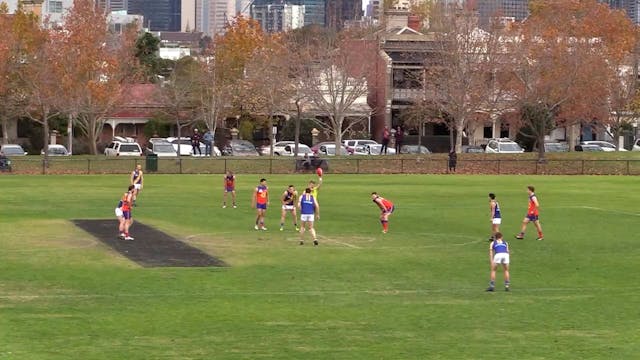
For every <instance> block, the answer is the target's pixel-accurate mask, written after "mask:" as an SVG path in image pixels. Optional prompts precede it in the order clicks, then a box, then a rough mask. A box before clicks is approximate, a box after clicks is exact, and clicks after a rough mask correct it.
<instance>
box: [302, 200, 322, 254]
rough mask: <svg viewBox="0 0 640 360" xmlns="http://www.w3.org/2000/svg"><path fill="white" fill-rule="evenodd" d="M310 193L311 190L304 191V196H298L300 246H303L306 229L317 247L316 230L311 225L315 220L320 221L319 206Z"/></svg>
mask: <svg viewBox="0 0 640 360" xmlns="http://www.w3.org/2000/svg"><path fill="white" fill-rule="evenodd" d="M311 193H312V190H311V188H306V189H304V194H302V196H300V201H299V202H298V209H300V222H301V226H300V245H304V231H305V227H306V228H307V229H308V230H309V232H310V233H311V236H312V237H313V245H315V246H318V238H317V236H316V229H315V228H314V227H313V224H314V221H315V220H316V219H320V205H318V202H317V201H316V199H315V198H314V197H313V195H311Z"/></svg>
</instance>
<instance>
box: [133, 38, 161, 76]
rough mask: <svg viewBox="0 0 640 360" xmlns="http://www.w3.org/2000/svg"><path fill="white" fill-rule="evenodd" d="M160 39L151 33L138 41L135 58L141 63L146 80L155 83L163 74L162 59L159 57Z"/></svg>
mask: <svg viewBox="0 0 640 360" xmlns="http://www.w3.org/2000/svg"><path fill="white" fill-rule="evenodd" d="M159 52H160V39H159V38H157V37H156V36H154V35H153V34H151V33H149V32H145V33H143V34H142V35H141V36H140V37H138V39H137V40H136V44H135V57H136V58H137V59H138V61H139V62H140V66H141V69H142V73H143V76H144V80H145V81H147V82H155V81H156V80H157V77H158V75H161V73H162V59H161V58H160V55H159Z"/></svg>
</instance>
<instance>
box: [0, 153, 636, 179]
mask: <svg viewBox="0 0 640 360" xmlns="http://www.w3.org/2000/svg"><path fill="white" fill-rule="evenodd" d="M138 164H142V166H143V169H145V170H146V171H147V172H152V173H159V174H222V173H224V172H226V171H227V170H232V171H234V172H237V173H252V174H293V173H304V172H313V171H315V169H314V168H306V167H301V166H300V159H294V158H290V157H260V158H255V157H253V158H242V157H217V158H199V157H195V158H192V157H180V158H170V159H166V158H164V159H163V158H155V159H153V160H152V162H149V161H148V159H145V158H144V157H135V158H74V157H71V158H51V159H49V161H48V162H45V161H44V159H42V158H29V157H26V158H19V157H14V158H12V159H11V170H10V171H5V172H3V173H2V174H123V173H129V172H131V171H132V169H134V168H135V166H136V165H138ZM322 167H323V170H324V171H325V172H328V173H334V174H445V173H447V172H448V160H447V158H446V156H437V155H435V156H434V155H425V156H410V155H403V156H371V157H368V156H367V157H364V156H348V157H339V158H323V159H322ZM455 172H456V173H460V174H493V175H496V174H526V175H640V159H638V160H635V159H571V158H567V159H549V160H547V161H546V162H544V163H540V162H539V161H537V160H536V159H514V158H508V159H496V158H490V157H489V158H486V157H483V158H473V157H470V158H462V159H460V158H459V159H458V161H457V165H456V171H455Z"/></svg>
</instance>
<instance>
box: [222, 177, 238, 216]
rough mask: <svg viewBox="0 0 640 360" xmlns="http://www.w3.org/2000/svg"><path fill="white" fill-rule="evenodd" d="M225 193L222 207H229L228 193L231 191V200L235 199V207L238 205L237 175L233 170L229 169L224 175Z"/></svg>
mask: <svg viewBox="0 0 640 360" xmlns="http://www.w3.org/2000/svg"><path fill="white" fill-rule="evenodd" d="M223 186H224V193H223V200H222V208H223V209H224V208H226V207H227V193H231V200H232V201H233V208H234V209H235V208H236V207H237V206H236V176H235V175H233V171H231V170H227V174H226V175H225V176H224V180H223Z"/></svg>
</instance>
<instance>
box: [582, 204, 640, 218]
mask: <svg viewBox="0 0 640 360" xmlns="http://www.w3.org/2000/svg"><path fill="white" fill-rule="evenodd" d="M579 208H581V209H587V210H596V211H603V212H608V213H612V214H620V215H629V216H640V213H633V212H628V211H620V210H611V209H604V208H599V207H595V206H580V207H579Z"/></svg>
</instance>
